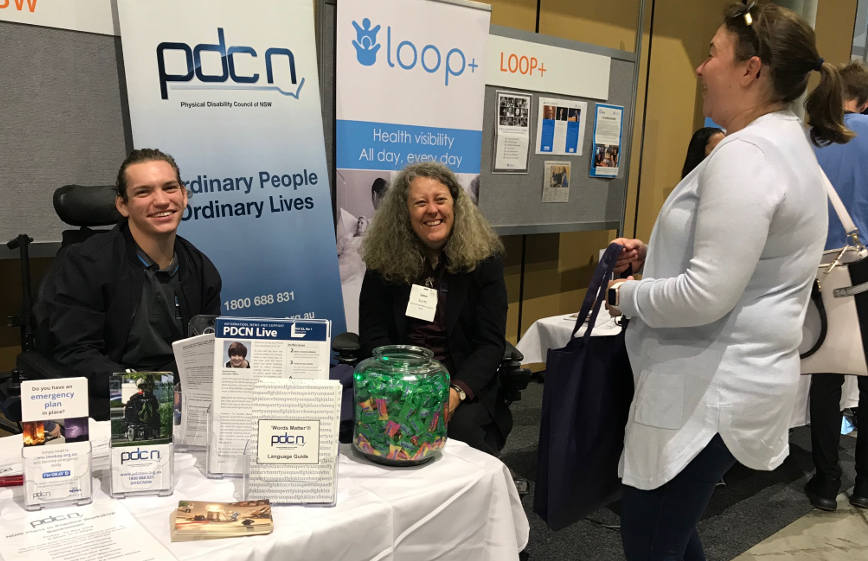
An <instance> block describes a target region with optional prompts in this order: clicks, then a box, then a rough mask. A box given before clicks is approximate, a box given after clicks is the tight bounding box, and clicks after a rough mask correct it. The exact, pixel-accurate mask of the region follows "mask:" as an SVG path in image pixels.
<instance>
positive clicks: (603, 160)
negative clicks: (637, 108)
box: [591, 103, 624, 177]
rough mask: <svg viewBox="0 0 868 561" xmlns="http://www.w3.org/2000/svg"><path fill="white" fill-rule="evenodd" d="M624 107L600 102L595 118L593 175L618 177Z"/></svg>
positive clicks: (592, 159)
mask: <svg viewBox="0 0 868 561" xmlns="http://www.w3.org/2000/svg"><path fill="white" fill-rule="evenodd" d="M623 118H624V108H623V107H621V106H619V105H606V104H604V103H598V104H597V108H596V117H595V118H594V145H593V146H594V147H593V153H592V158H591V177H617V176H618V169H619V166H620V165H621V122H622V121H623Z"/></svg>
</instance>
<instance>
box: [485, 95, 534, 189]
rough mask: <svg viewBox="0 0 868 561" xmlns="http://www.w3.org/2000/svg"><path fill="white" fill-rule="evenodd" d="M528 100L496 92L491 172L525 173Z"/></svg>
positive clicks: (523, 96)
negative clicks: (492, 165)
mask: <svg viewBox="0 0 868 561" xmlns="http://www.w3.org/2000/svg"><path fill="white" fill-rule="evenodd" d="M530 105H531V96H529V95H525V94H519V93H515V92H502V91H498V92H497V106H496V107H495V111H496V112H497V113H496V115H495V119H496V120H495V122H496V123H497V125H496V126H495V127H494V136H495V141H494V167H493V169H492V171H493V172H519V173H527V148H528V145H529V140H530Z"/></svg>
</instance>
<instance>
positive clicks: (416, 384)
mask: <svg viewBox="0 0 868 561" xmlns="http://www.w3.org/2000/svg"><path fill="white" fill-rule="evenodd" d="M353 378H354V382H353V393H354V396H355V410H356V417H355V418H356V421H355V428H354V430H353V447H354V448H355V449H356V450H358V451H359V452H360V453H362V454H363V455H365V456H366V457H367V458H369V459H371V460H373V461H375V462H379V463H383V464H387V465H399V466H410V465H418V464H421V463H423V462H427V461H428V460H430V459H432V458H433V457H434V456H435V455H436V454H437V453H438V452H439V451H440V449H441V448H443V445H444V444H446V413H447V409H448V406H449V372H448V371H447V370H446V368H445V367H444V366H443V365H442V364H441V363H440V362H438V361H437V360H435V359H434V353H432V352H431V351H430V350H428V349H424V348H422V347H414V346H409V345H389V346H385V347H377V348H376V349H374V356H372V357H371V358H369V359H366V360H364V361H362V362H361V363H359V365H358V366H357V367H356V370H355V372H354V373H353Z"/></svg>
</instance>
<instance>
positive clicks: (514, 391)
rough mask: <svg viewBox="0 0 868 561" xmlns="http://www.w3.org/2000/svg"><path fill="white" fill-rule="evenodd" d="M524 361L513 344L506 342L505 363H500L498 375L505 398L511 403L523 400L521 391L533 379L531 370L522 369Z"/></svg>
mask: <svg viewBox="0 0 868 561" xmlns="http://www.w3.org/2000/svg"><path fill="white" fill-rule="evenodd" d="M523 361H524V355H523V354H521V352H520V351H519V350H518V349H516V348H515V346H513V344H512V343H510V342H509V341H506V344H505V347H504V350H503V361H502V362H501V363H500V367H499V368H498V370H497V373H498V377H499V379H500V387H501V390H502V392H503V397H504V399H506V401H507V402H509V403H512V402H513V401H520V400H521V391H522V390H523V389H525V388H527V385H528V384H529V383H530V380H531V378H532V377H533V374H532V373H531V371H530V370H528V369H527V368H522V367H521V363H522V362H523Z"/></svg>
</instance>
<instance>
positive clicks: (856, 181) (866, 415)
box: [805, 62, 868, 511]
mask: <svg viewBox="0 0 868 561" xmlns="http://www.w3.org/2000/svg"><path fill="white" fill-rule="evenodd" d="M840 72H841V78H842V79H843V82H844V113H845V114H844V123H845V124H846V125H847V127H848V128H849V129H851V130H852V131H853V132H855V133H856V138H855V139H854V140H853V141H852V142H849V143H847V144H844V145H838V144H830V145H828V146H822V147H819V148H816V149H815V152H816V154H817V161H818V162H820V167H822V168H823V171H825V172H826V176H828V178H829V181H831V183H832V185H833V186H834V187H835V190H836V191H837V192H838V195H839V196H840V197H841V200H842V201H843V203H844V207H845V208H846V209H847V211H848V212H849V213H850V217H851V218H853V221H854V222H855V224H856V227H857V228H859V233H860V235H862V236H864V235H865V234H866V233H868V228H866V226H868V190H866V187H868V167H866V166H865V160H866V158H868V115H860V113H861V112H862V111H864V110H865V108H866V107H868V71H866V70H865V67H864V66H862V64H861V63H858V62H851V63H850V64H848V65H846V66H844V67H843V68H841V70H840ZM845 245H847V240H846V235H845V233H844V227H843V226H842V225H841V221H840V220H838V216H837V215H836V214H835V213H834V212H830V213H829V234H828V237H827V238H826V249H836V248H839V247H844V246H845ZM861 321H863V320H862V318H860V322H861ZM843 383H844V376H843V375H842V374H835V373H830V374H816V375H813V376H811V393H810V403H811V405H810V407H811V456H812V457H813V459H814V467H815V468H816V470H817V471H816V473H815V474H814V476H813V477H812V478H811V480H810V481H808V484H807V485H805V493H806V494H807V495H808V499H809V500H810V501H811V504H812V505H814V506H815V507H817V508H819V509H821V510H830V511H832V510H835V509H836V508H837V507H838V503H837V501H836V500H835V497H836V496H837V495H838V491H839V490H840V488H841V466H840V465H838V444H839V441H840V435H841V407H840V403H841V385H842V384H843ZM856 415H857V426H858V429H859V432H858V435H857V437H856V486H855V487H854V489H853V494H852V495H850V504H852V505H854V506H857V507H859V508H868V376H859V408H858V409H857V413H856Z"/></svg>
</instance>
